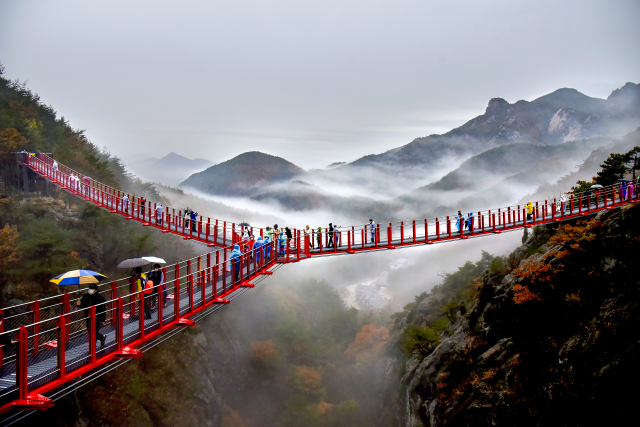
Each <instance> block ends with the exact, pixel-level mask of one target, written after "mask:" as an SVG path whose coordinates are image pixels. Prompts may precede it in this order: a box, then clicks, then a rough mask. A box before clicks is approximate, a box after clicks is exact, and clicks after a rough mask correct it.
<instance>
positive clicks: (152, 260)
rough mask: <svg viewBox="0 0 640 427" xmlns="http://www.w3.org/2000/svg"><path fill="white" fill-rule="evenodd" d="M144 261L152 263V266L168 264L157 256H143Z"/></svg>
mask: <svg viewBox="0 0 640 427" xmlns="http://www.w3.org/2000/svg"><path fill="white" fill-rule="evenodd" d="M142 259H143V260H145V261H148V262H150V263H151V264H166V263H167V261H165V260H163V259H162V258H158V257H156V256H143V257H142Z"/></svg>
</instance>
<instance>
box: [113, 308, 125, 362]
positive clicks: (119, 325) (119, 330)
mask: <svg viewBox="0 0 640 427" xmlns="http://www.w3.org/2000/svg"><path fill="white" fill-rule="evenodd" d="M123 314H124V301H123V300H122V298H118V301H117V303H116V311H115V316H116V349H117V351H118V352H121V351H122V347H123V346H124V321H123V318H122V315H123Z"/></svg>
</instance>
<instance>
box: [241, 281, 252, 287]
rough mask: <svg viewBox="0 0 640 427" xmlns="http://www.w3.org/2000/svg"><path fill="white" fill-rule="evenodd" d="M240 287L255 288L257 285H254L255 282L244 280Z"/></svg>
mask: <svg viewBox="0 0 640 427" xmlns="http://www.w3.org/2000/svg"><path fill="white" fill-rule="evenodd" d="M240 287H241V288H255V287H256V285H254V284H253V283H249V282H242V283H240Z"/></svg>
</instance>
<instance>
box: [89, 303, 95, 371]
mask: <svg viewBox="0 0 640 427" xmlns="http://www.w3.org/2000/svg"><path fill="white" fill-rule="evenodd" d="M87 333H88V334H89V354H90V355H91V363H96V306H95V305H92V306H91V307H89V329H88V330H87Z"/></svg>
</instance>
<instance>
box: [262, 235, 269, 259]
mask: <svg viewBox="0 0 640 427" xmlns="http://www.w3.org/2000/svg"><path fill="white" fill-rule="evenodd" d="M262 247H263V248H264V251H263V254H264V257H265V258H264V260H265V261H266V262H269V259H270V258H271V238H270V237H269V236H268V235H267V236H265V237H264V240H263V241H262Z"/></svg>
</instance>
